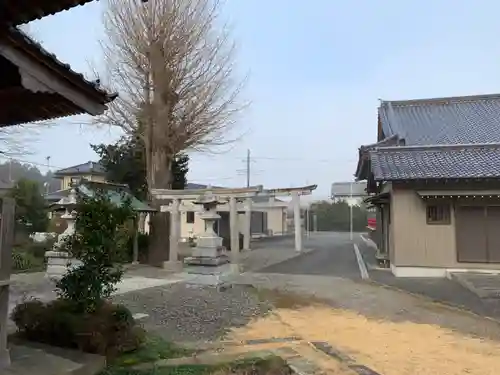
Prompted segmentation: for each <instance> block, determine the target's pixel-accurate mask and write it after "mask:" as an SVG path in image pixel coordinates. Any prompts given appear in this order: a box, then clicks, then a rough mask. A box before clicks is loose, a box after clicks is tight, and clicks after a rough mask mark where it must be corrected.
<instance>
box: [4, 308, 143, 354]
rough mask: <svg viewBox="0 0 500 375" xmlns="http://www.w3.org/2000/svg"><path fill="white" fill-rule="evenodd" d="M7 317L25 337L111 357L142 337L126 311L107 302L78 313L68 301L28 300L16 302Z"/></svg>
mask: <svg viewBox="0 0 500 375" xmlns="http://www.w3.org/2000/svg"><path fill="white" fill-rule="evenodd" d="M11 318H12V320H13V321H14V323H15V324H16V326H17V330H18V333H19V334H20V335H21V337H23V338H26V339H28V340H32V341H36V342H41V343H45V344H49V345H54V346H59V347H65V348H73V349H79V350H82V351H85V352H88V353H96V354H101V355H107V356H111V357H113V356H115V355H117V354H120V353H127V352H129V351H133V350H136V349H137V348H139V347H140V346H141V344H142V342H143V341H144V338H145V336H144V331H143V330H142V329H141V328H140V327H139V326H137V325H136V323H135V321H134V319H133V318H132V315H131V313H130V311H129V310H128V309H127V308H126V307H124V306H122V305H114V304H111V303H109V302H103V303H101V304H100V305H99V306H98V307H97V308H96V310H95V311H94V312H92V313H82V312H81V311H80V309H79V306H78V305H77V304H75V303H74V302H71V301H69V300H56V301H52V302H49V303H46V304H45V303H43V302H40V301H37V300H32V301H28V302H24V303H21V304H19V305H17V306H16V307H15V308H14V311H13V312H12V315H11Z"/></svg>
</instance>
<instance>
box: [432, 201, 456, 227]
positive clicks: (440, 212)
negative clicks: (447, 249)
mask: <svg viewBox="0 0 500 375" xmlns="http://www.w3.org/2000/svg"><path fill="white" fill-rule="evenodd" d="M450 215H451V214H450V205H449V204H430V205H427V224H450V221H451V218H450Z"/></svg>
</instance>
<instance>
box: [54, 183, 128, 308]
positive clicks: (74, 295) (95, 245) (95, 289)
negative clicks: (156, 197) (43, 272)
mask: <svg viewBox="0 0 500 375" xmlns="http://www.w3.org/2000/svg"><path fill="white" fill-rule="evenodd" d="M75 211H76V213H77V214H76V222H75V233H74V234H73V235H71V236H68V237H66V238H65V241H64V243H63V244H62V250H66V251H68V252H69V253H70V254H72V256H73V257H74V258H76V259H78V260H80V261H81V262H82V265H81V266H79V267H77V268H74V269H72V270H70V271H69V272H67V273H65V275H64V276H63V277H62V279H61V280H59V281H58V282H57V294H58V296H59V298H62V299H67V300H70V301H72V302H73V303H74V304H75V305H76V306H77V307H78V309H79V310H80V311H81V312H82V313H83V312H85V313H91V312H93V311H94V310H95V309H96V308H97V307H98V306H99V305H100V304H101V303H102V302H103V301H104V300H105V299H106V298H108V297H109V296H110V295H111V293H113V291H114V290H115V289H116V288H115V285H116V284H117V283H118V282H119V281H120V280H121V278H122V276H123V268H122V267H121V266H120V265H119V264H118V263H119V262H120V261H121V258H122V255H123V254H124V252H125V251H126V249H124V244H123V243H122V242H120V241H118V242H117V241H116V239H117V238H118V237H119V231H120V228H122V227H123V226H125V225H126V224H127V223H128V222H129V221H130V220H131V219H132V218H133V217H134V212H133V211H132V209H131V207H130V201H127V200H125V201H124V202H123V203H120V204H117V203H115V202H113V201H111V200H110V198H109V195H108V194H106V192H104V191H99V190H98V191H96V192H95V194H94V195H93V196H90V197H89V196H85V195H83V194H79V195H78V197H77V206H76V208H75Z"/></svg>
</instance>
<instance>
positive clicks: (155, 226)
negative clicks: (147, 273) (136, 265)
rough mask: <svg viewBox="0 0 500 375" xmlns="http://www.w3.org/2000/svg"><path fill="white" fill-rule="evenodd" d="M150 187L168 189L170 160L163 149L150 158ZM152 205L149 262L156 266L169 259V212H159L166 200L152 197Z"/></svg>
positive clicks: (170, 179) (170, 181)
mask: <svg viewBox="0 0 500 375" xmlns="http://www.w3.org/2000/svg"><path fill="white" fill-rule="evenodd" d="M151 167H152V168H151V169H152V171H151V172H152V173H151V177H152V181H151V182H152V185H151V187H153V188H155V189H170V188H171V185H172V178H171V175H172V172H171V170H172V160H171V158H169V157H168V155H167V153H166V152H164V151H163V150H155V152H153V153H152V160H151ZM152 203H153V207H154V208H156V209H157V210H158V211H157V212H156V213H155V214H154V215H153V216H152V220H151V222H150V224H151V227H150V228H151V232H150V233H151V237H150V245H149V264H151V265H152V266H156V267H161V266H163V262H166V261H168V260H170V259H169V253H170V246H169V244H170V214H169V213H168V212H160V205H161V204H165V203H167V202H165V201H160V200H157V199H154V198H153V199H152Z"/></svg>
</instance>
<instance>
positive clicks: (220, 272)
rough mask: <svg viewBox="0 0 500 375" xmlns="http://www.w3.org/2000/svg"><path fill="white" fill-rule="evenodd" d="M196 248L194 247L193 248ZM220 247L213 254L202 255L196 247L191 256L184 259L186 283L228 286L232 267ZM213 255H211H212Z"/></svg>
mask: <svg viewBox="0 0 500 375" xmlns="http://www.w3.org/2000/svg"><path fill="white" fill-rule="evenodd" d="M195 249H196V248H195ZM223 251H224V249H223V248H222V247H220V248H219V249H218V250H217V252H216V253H215V254H211V253H210V251H208V253H209V255H204V252H203V250H201V249H197V251H195V252H194V253H196V254H198V255H197V256H192V257H188V258H186V259H184V264H185V265H186V270H185V272H186V274H187V275H189V277H187V284H188V285H200V286H213V287H217V288H221V289H224V288H227V287H229V286H230V283H229V276H230V275H231V274H232V268H231V265H230V264H229V257H228V256H227V255H225V254H224V253H223ZM212 255H213V256H212Z"/></svg>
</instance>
